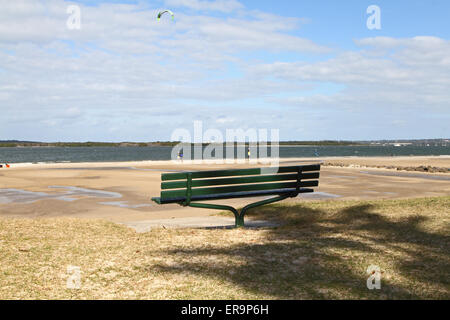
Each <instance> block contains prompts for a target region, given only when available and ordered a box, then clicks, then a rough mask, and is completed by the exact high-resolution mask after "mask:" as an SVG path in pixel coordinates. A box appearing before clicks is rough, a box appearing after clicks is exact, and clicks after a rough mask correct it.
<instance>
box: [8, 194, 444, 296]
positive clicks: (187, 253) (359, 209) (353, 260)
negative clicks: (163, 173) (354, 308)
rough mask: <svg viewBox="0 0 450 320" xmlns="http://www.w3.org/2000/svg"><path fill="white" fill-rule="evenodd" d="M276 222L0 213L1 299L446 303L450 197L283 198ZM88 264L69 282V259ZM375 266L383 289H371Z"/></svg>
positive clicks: (269, 212) (274, 209)
mask: <svg viewBox="0 0 450 320" xmlns="http://www.w3.org/2000/svg"><path fill="white" fill-rule="evenodd" d="M249 214H250V216H251V217H252V218H263V219H269V220H277V221H282V222H283V226H281V227H278V228H272V229H233V230H222V229H220V230H205V229H178V230H175V229H154V230H152V231H150V232H148V233H145V234H138V233H135V232H134V231H133V230H131V229H129V228H126V227H124V226H120V225H116V224H113V223H110V222H106V221H101V220H83V219H68V218H54V219H0V299H109V298H112V299H449V298H450V293H449V292H450V291H449V289H450V283H449V279H450V277H449V276H450V274H449V273H450V268H449V266H450V257H449V252H450V241H449V231H450V230H449V227H450V221H449V217H450V197H439V198H422V199H407V200H377V201H311V202H303V203H301V204H299V203H289V202H287V203H278V204H274V205H270V206H265V207H260V208H257V209H254V210H252V211H250V212H249ZM69 265H72V266H79V267H80V269H81V288H80V289H68V288H67V287H66V281H67V278H68V276H69V275H68V274H67V266H69ZM369 265H377V266H379V267H380V269H381V272H382V273H381V289H380V290H368V289H367V287H366V281H367V278H368V276H369V275H368V274H367V273H366V270H367V267H368V266H369Z"/></svg>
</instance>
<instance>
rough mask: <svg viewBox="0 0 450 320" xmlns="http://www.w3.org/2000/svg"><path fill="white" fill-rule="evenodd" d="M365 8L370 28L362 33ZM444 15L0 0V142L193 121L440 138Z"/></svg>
mask: <svg viewBox="0 0 450 320" xmlns="http://www.w3.org/2000/svg"><path fill="white" fill-rule="evenodd" d="M372 4H375V5H377V6H378V7H379V8H380V10H381V29H372V30H370V29H369V28H368V27H367V19H368V18H369V17H370V16H371V14H368V13H367V8H368V6H369V5H372ZM70 5H77V6H78V7H79V8H80V14H81V15H80V17H81V26H80V29H76V28H75V29H73V28H69V27H68V25H67V22H68V19H69V17H70V16H71V14H70V13H68V12H67V9H68V7H69V6H70ZM161 9H170V10H172V11H173V12H174V14H175V18H174V20H173V21H172V20H171V19H170V16H168V15H165V16H163V17H162V18H161V20H160V21H157V19H156V16H157V13H158V12H159V11H160V10H161ZM449 12H450V2H449V1H448V0H441V1H439V0H435V1H425V0H424V1H411V0H409V1H403V0H396V1H382V0H371V1H365V0H346V1H335V0H330V1H325V0H316V1H312V0H308V1H306V0H305V1H286V0H278V1H263V0H252V1H238V0H215V1H212V0H211V1H207V0H165V1H125V0H123V1H119V0H110V1H87V0H86V1H62V0H40V1H39V0H14V1H10V0H0V140H5V139H20V140H40V141H153V140H170V137H171V135H172V133H173V131H174V130H176V129H180V128H181V129H187V130H190V131H192V130H193V123H194V121H195V120H199V121H203V127H204V129H205V130H206V129H219V130H221V131H223V132H224V134H225V130H226V129H238V128H242V129H249V128H256V129H261V128H262V129H279V130H280V138H281V140H322V139H351V140H364V139H405V138H449V137H450V134H449V133H450V126H449V123H450V20H449V19H448V13H449ZM71 21H72V23H73V20H70V21H69V24H70V23H71ZM72 26H73V24H72Z"/></svg>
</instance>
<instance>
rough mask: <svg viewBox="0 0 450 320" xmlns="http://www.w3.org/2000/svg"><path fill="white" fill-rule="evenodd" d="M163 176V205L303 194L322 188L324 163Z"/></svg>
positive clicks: (166, 174)
mask: <svg viewBox="0 0 450 320" xmlns="http://www.w3.org/2000/svg"><path fill="white" fill-rule="evenodd" d="M271 169H274V168H254V169H233V170H216V171H196V172H177V173H163V174H162V175H161V180H162V182H161V198H160V200H161V203H171V202H183V201H186V200H187V201H190V200H208V199H211V200H212V199H227V198H236V197H246V196H252V195H259V194H281V193H287V192H293V193H294V192H299V191H300V190H301V188H305V187H316V186H318V185H319V181H318V180H317V179H318V178H319V170H320V164H314V165H302V166H289V167H279V168H277V169H278V170H276V169H275V170H271Z"/></svg>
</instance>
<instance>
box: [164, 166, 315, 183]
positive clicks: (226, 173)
mask: <svg viewBox="0 0 450 320" xmlns="http://www.w3.org/2000/svg"><path fill="white" fill-rule="evenodd" d="M299 168H300V169H301V171H302V172H304V171H319V170H320V165H319V164H313V165H304V166H289V167H279V168H278V171H277V172H271V169H274V170H276V168H270V167H267V168H253V169H233V170H215V171H195V172H191V174H192V179H201V178H214V177H230V176H249V175H261V174H265V173H266V174H273V173H288V172H297V170H298V169H299ZM266 170H267V171H266ZM187 174H188V172H177V173H163V174H162V175H161V180H162V181H170V180H183V179H186V177H187Z"/></svg>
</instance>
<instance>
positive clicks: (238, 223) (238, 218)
mask: <svg viewBox="0 0 450 320" xmlns="http://www.w3.org/2000/svg"><path fill="white" fill-rule="evenodd" d="M292 196H293V195H282V196H277V197H274V198H270V199H265V200H261V201H258V202H254V203H250V204H248V205H246V206H245V207H243V208H242V209H241V212H240V213H239V212H238V210H236V209H235V208H233V207H231V206H225V205H220V204H211V203H193V202H191V203H189V204H188V206H190V207H195V208H205V209H217V210H227V211H231V212H233V214H234V221H235V222H234V225H235V227H236V228H239V227H244V215H245V213H246V212H247V211H248V210H249V209H252V208H255V207H259V206H262V205H265V204H269V203H273V202H277V201H281V200H284V199H287V198H290V197H292Z"/></svg>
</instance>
